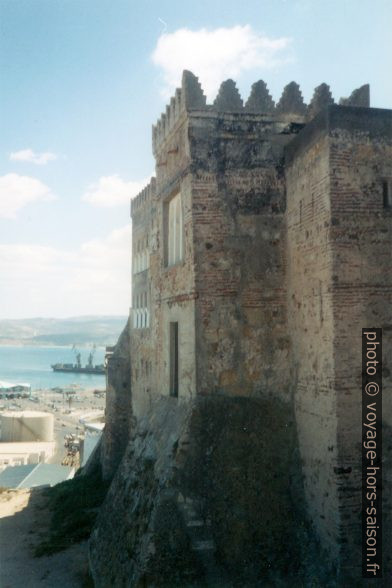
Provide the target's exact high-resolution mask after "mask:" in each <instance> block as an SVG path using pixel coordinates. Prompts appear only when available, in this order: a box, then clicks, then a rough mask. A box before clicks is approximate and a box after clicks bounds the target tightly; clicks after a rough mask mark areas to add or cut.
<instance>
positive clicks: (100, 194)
mask: <svg viewBox="0 0 392 588" xmlns="http://www.w3.org/2000/svg"><path fill="white" fill-rule="evenodd" d="M149 181H150V177H148V178H146V179H144V180H139V181H135V182H126V181H125V180H123V179H122V178H120V176H118V175H116V174H115V175H113V176H103V177H102V178H100V179H99V180H98V182H96V183H94V184H91V185H90V186H88V188H87V190H86V192H85V193H84V194H83V196H82V200H84V201H85V202H89V203H90V204H93V205H94V206H102V207H106V208H112V207H114V206H119V205H121V204H129V201H130V199H131V198H134V196H136V195H137V194H138V193H139V192H140V191H141V190H143V188H145V187H146V185H147V184H148V182H149Z"/></svg>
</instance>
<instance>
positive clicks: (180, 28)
mask: <svg viewBox="0 0 392 588" xmlns="http://www.w3.org/2000/svg"><path fill="white" fill-rule="evenodd" d="M391 23H392V4H391V2H390V0H373V1H370V0H339V1H336V0H268V1H266V0H259V1H253V0H247V1H246V2H238V1H236V2H233V1H229V0H225V1H224V2H220V1H217V0H208V1H205V0H198V2H192V3H191V2H184V1H182V2H178V1H176V0H175V1H171V2H167V1H162V0H161V1H159V2H158V1H145V2H140V1H139V2H136V1H132V0H0V68H1V86H0V317H2V318H7V317H9V318H18V317H29V316H58V317H64V316H71V315H79V314H127V312H128V308H129V305H130V259H131V252H130V234H131V228H130V220H129V198H130V197H131V196H133V195H135V194H136V193H137V192H138V191H139V190H140V189H141V188H142V186H143V184H144V183H145V182H146V180H147V178H148V177H149V176H150V174H151V173H153V170H154V161H153V157H152V154H151V125H152V123H154V122H155V121H156V119H157V118H158V116H159V115H160V113H161V111H163V110H164V109H165V106H166V103H167V101H168V97H169V96H170V95H171V94H172V92H173V90H174V87H175V85H176V84H178V82H179V80H180V76H181V70H182V69H183V68H184V67H186V68H188V69H191V70H192V71H193V72H194V73H195V74H196V75H198V76H199V78H200V80H201V82H202V85H203V86H204V88H205V90H206V92H207V93H208V96H209V100H212V99H213V97H214V93H215V92H216V88H217V87H218V86H219V83H220V82H221V81H223V80H224V79H227V78H228V77H233V78H234V79H235V80H236V81H237V85H238V87H239V89H240V91H241V93H242V96H243V98H246V97H247V96H248V93H249V88H250V86H251V84H252V83H253V82H254V81H256V80H258V79H264V80H265V81H266V83H267V85H268V87H269V89H270V92H271V94H272V95H273V98H274V99H275V100H278V99H279V96H280V94H281V91H282V89H283V87H284V86H285V85H286V84H287V83H289V82H290V81H292V80H295V81H297V82H298V83H299V84H300V86H301V89H302V92H303V95H304V99H305V101H307V102H308V101H309V100H310V98H311V95H312V92H313V89H314V87H315V86H317V85H319V84H320V83H321V82H324V81H325V82H327V83H328V84H330V86H331V91H332V94H333V96H334V98H335V100H338V99H339V98H340V97H341V96H347V95H349V94H350V93H351V91H352V90H353V89H354V88H357V87H359V86H360V85H362V84H364V83H367V82H369V83H370V85H371V104H372V106H374V107H380V108H388V107H392V78H391V76H390V71H391V61H392V36H391V33H390V30H391Z"/></svg>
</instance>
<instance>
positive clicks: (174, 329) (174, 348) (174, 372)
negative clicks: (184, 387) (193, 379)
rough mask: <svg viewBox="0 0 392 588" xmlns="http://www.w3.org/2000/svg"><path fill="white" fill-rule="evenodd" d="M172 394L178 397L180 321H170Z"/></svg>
mask: <svg viewBox="0 0 392 588" xmlns="http://www.w3.org/2000/svg"><path fill="white" fill-rule="evenodd" d="M170 396H175V397H176V398H177V397H178V323H170Z"/></svg>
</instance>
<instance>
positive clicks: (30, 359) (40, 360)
mask: <svg viewBox="0 0 392 588" xmlns="http://www.w3.org/2000/svg"><path fill="white" fill-rule="evenodd" d="M79 351H80V353H81V354H82V358H81V359H82V365H83V366H84V365H85V364H86V363H87V359H88V354H89V353H90V351H91V348H82V347H81V348H80V349H79ZM104 356H105V348H104V347H97V349H96V350H95V354H94V359H93V364H94V365H98V364H101V363H104ZM55 363H73V364H74V363H76V358H75V352H74V351H73V350H72V347H63V346H61V347H60V346H57V347H54V346H53V347H49V346H45V347H38V346H35V345H34V346H28V345H26V346H16V345H1V346H0V381H2V380H3V381H6V382H11V383H13V384H17V383H27V384H30V385H31V389H32V390H39V389H50V388H55V387H60V388H67V387H69V386H71V385H73V384H76V385H77V386H80V387H82V388H94V389H95V388H96V389H100V390H104V389H105V376H104V375H97V374H69V373H62V372H54V371H53V370H52V368H51V365H52V364H55Z"/></svg>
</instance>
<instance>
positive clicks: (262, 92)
mask: <svg viewBox="0 0 392 588" xmlns="http://www.w3.org/2000/svg"><path fill="white" fill-rule="evenodd" d="M245 110H246V111H247V112H255V113H261V114H270V113H273V112H274V110H275V102H274V101H273V100H272V97H271V95H270V93H269V91H268V88H267V85H266V83H265V82H264V81H263V80H259V81H258V82H255V83H254V84H253V85H252V88H251V92H250V95H249V98H248V100H247V102H246V104H245Z"/></svg>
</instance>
